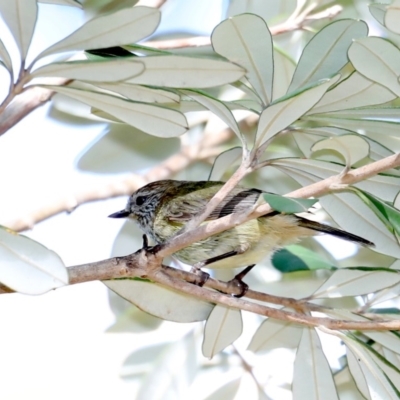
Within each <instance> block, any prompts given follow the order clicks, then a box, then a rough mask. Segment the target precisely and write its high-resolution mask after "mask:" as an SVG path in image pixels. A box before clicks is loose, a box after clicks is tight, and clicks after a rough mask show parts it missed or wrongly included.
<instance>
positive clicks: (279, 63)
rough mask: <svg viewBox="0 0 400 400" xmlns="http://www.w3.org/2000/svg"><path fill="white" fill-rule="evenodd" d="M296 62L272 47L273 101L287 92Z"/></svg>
mask: <svg viewBox="0 0 400 400" xmlns="http://www.w3.org/2000/svg"><path fill="white" fill-rule="evenodd" d="M295 68H296V64H295V63H294V61H293V60H291V59H290V58H289V56H287V55H286V54H283V53H281V52H280V51H279V50H277V49H274V83H273V85H272V99H273V100H274V101H275V100H276V99H279V97H282V96H284V95H285V93H286V92H287V90H288V88H289V85H290V82H291V81H292V78H293V73H294V70H295Z"/></svg>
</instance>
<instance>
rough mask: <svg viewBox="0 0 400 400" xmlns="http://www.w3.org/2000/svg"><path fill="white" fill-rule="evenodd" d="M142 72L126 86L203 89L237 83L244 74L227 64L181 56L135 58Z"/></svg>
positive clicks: (225, 62)
mask: <svg viewBox="0 0 400 400" xmlns="http://www.w3.org/2000/svg"><path fill="white" fill-rule="evenodd" d="M136 60H137V61H140V62H142V63H143V64H144V66H145V70H144V71H143V73H142V74H140V75H138V76H137V77H135V78H132V79H129V82H130V83H136V84H141V85H152V86H164V87H172V88H192V87H193V88H207V87H212V86H218V85H225V84H226V83H230V82H234V81H237V80H238V79H240V78H241V77H242V76H243V75H244V74H245V71H244V69H243V68H241V67H239V66H238V65H235V64H232V63H230V62H227V61H221V60H212V59H208V58H195V57H183V56H147V57H139V58H136Z"/></svg>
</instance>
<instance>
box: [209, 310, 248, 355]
mask: <svg viewBox="0 0 400 400" xmlns="http://www.w3.org/2000/svg"><path fill="white" fill-rule="evenodd" d="M242 331H243V320H242V313H241V311H240V310H236V309H233V308H228V307H224V306H220V305H216V306H215V307H214V309H213V310H212V311H211V314H210V316H209V317H208V319H207V321H206V325H205V327H204V340H203V346H202V351H203V355H204V357H208V358H213V357H214V356H215V354H217V353H219V352H220V351H222V350H223V349H224V348H225V347H227V346H229V345H230V344H232V343H233V342H234V341H235V340H236V339H237V338H238V337H239V336H240V335H241V334H242Z"/></svg>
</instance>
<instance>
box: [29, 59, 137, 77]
mask: <svg viewBox="0 0 400 400" xmlns="http://www.w3.org/2000/svg"><path fill="white" fill-rule="evenodd" d="M143 70H144V65H143V64H142V63H140V62H134V61H131V60H121V59H119V60H101V61H70V62H59V63H51V64H47V65H45V66H44V67H41V68H38V69H37V70H35V71H33V72H32V76H34V77H40V76H46V77H47V76H57V77H63V78H68V79H79V80H81V81H89V82H90V81H95V82H96V81H97V82H115V81H124V80H126V79H128V78H132V77H133V76H136V75H139V74H140V73H142V72H143Z"/></svg>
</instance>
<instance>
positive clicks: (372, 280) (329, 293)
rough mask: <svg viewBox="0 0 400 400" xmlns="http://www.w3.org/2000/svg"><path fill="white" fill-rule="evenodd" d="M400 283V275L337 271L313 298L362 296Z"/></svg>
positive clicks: (347, 270)
mask: <svg viewBox="0 0 400 400" xmlns="http://www.w3.org/2000/svg"><path fill="white" fill-rule="evenodd" d="M396 282H397V283H399V282H400V274H394V273H389V272H383V271H379V272H378V271H371V272H369V271H360V270H353V269H338V270H336V271H335V272H334V273H333V274H332V275H331V276H330V277H329V278H328V279H327V280H326V281H325V282H324V283H323V284H322V285H321V287H319V288H318V289H317V290H316V291H315V293H314V294H313V296H312V297H313V298H338V297H345V296H361V295H364V294H370V293H374V292H377V291H378V290H382V289H385V288H387V287H389V286H392V285H394V284H396Z"/></svg>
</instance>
